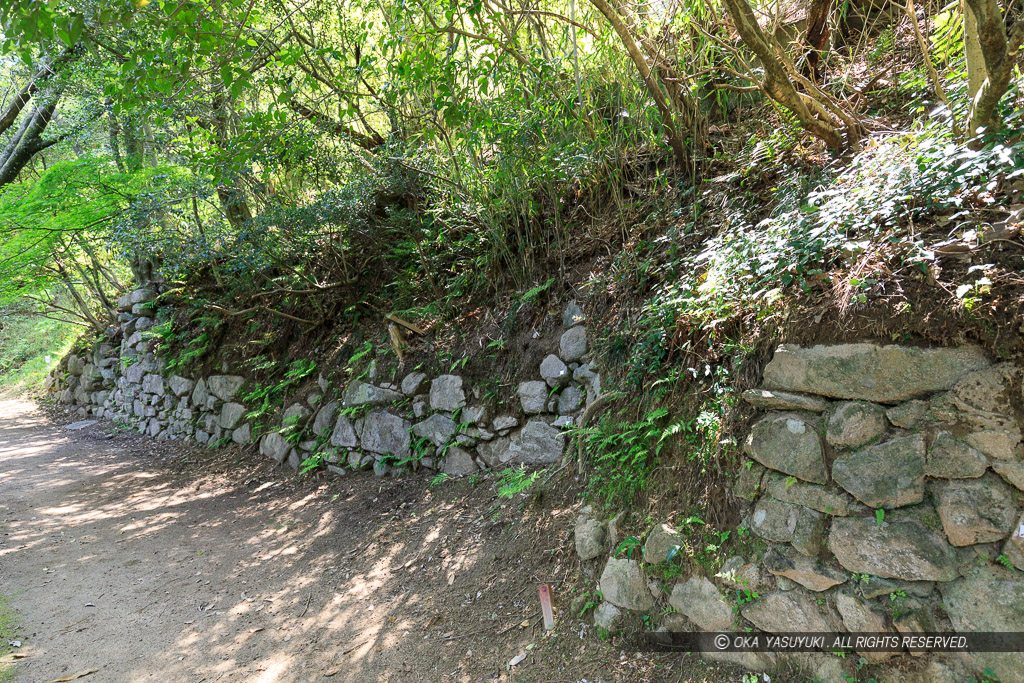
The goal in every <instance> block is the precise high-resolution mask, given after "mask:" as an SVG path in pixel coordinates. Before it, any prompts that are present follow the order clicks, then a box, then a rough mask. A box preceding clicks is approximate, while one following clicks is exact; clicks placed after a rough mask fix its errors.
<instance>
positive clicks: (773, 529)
mask: <svg viewBox="0 0 1024 683" xmlns="http://www.w3.org/2000/svg"><path fill="white" fill-rule="evenodd" d="M799 517H800V508H799V507H798V506H796V505H790V504H789V503H783V502H781V501H778V500H775V499H774V498H771V497H769V496H762V497H761V499H760V500H758V501H757V505H756V506H755V507H754V511H753V512H752V513H751V515H750V530H751V531H752V532H754V533H755V534H757V535H758V536H760V537H761V538H763V539H765V540H766V541H775V542H776V543H789V542H790V541H792V540H793V533H794V532H795V531H796V523H797V519H798V518H799Z"/></svg>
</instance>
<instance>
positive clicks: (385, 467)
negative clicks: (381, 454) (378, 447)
mask: <svg viewBox="0 0 1024 683" xmlns="http://www.w3.org/2000/svg"><path fill="white" fill-rule="evenodd" d="M390 472H391V465H389V464H388V463H386V462H385V461H383V460H381V459H380V458H377V459H376V460H374V461H373V476H375V477H383V476H385V475H387V474H390Z"/></svg>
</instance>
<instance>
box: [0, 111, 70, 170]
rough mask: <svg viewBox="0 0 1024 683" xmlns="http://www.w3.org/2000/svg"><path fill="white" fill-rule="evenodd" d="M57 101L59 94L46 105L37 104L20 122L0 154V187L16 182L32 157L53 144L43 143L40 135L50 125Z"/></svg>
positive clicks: (52, 142)
mask: <svg viewBox="0 0 1024 683" xmlns="http://www.w3.org/2000/svg"><path fill="white" fill-rule="evenodd" d="M58 99H59V94H58V95H57V96H55V97H53V98H52V101H50V102H48V103H45V104H38V103H37V104H36V105H35V106H34V107H33V108H32V111H31V112H29V114H28V116H26V117H25V118H24V119H23V120H22V122H21V126H20V127H19V128H18V132H17V133H15V134H14V137H13V138H11V140H10V142H8V143H7V147H6V148H5V149H4V151H3V153H2V154H0V187H3V186H4V185H7V184H9V183H13V182H14V181H15V180H17V178H18V174H19V173H21V170H22V169H23V168H25V166H26V165H27V164H28V162H29V161H31V160H32V157H33V156H35V155H36V154H37V153H39V152H41V151H42V150H44V149H46V148H47V147H49V146H50V145H51V144H54V142H55V141H51V142H44V141H43V138H42V135H43V131H44V130H46V126H47V125H48V124H49V123H50V119H52V118H53V112H54V110H56V109H57V101H58Z"/></svg>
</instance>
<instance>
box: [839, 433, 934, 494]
mask: <svg viewBox="0 0 1024 683" xmlns="http://www.w3.org/2000/svg"><path fill="white" fill-rule="evenodd" d="M924 463H925V450H924V439H923V438H922V437H921V435H920V434H915V435H913V436H908V437H904V438H902V439H893V440H892V441H887V442H885V443H882V444H878V445H877V446H869V447H867V448H864V449H862V450H860V451H857V452H856V453H853V454H852V455H847V456H844V457H842V458H839V459H837V460H836V461H835V462H834V463H833V464H832V479H833V480H834V481H835V482H836V483H837V484H839V485H840V486H842V487H843V488H844V489H846V490H847V491H849V492H850V493H852V494H853V495H854V497H856V498H857V499H858V500H860V501H861V502H863V503H864V504H865V505H870V506H871V507H875V508H879V507H880V508H886V509H891V508H897V507H901V506H903V505H913V504H915V503H920V502H921V501H922V500H923V499H924Z"/></svg>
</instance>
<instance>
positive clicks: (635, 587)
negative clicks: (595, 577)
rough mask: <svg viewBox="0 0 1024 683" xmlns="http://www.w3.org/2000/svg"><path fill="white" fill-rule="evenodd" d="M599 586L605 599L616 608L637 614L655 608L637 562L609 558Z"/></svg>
mask: <svg viewBox="0 0 1024 683" xmlns="http://www.w3.org/2000/svg"><path fill="white" fill-rule="evenodd" d="M598 585H599V589H600V591H601V595H602V596H603V597H604V599H605V600H606V601H607V602H610V603H611V604H613V605H615V606H616V607H620V608H622V609H628V610H633V611H636V612H646V611H647V610H649V609H651V608H652V607H654V596H653V595H651V591H650V589H649V588H648V587H647V578H646V577H645V576H644V573H643V570H642V569H640V564H639V563H638V562H636V561H635V560H628V559H616V558H614V557H613V558H609V560H608V563H607V564H606V565H605V567H604V571H603V572H602V573H601V579H600V582H599V583H598Z"/></svg>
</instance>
